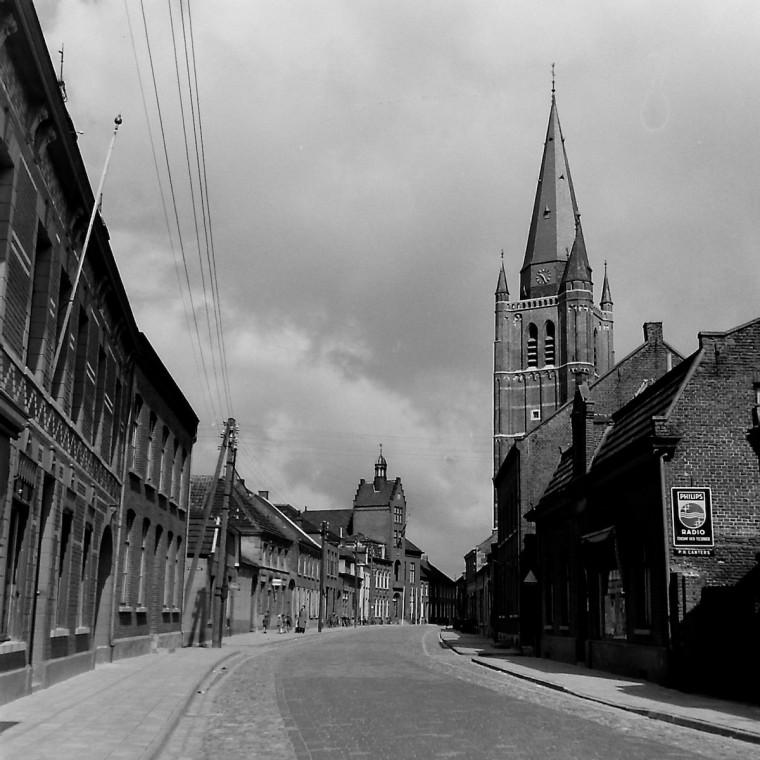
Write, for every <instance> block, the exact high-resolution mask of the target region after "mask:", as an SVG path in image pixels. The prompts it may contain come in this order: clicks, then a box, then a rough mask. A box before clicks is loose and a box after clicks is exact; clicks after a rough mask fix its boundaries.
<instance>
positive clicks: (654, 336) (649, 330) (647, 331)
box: [644, 322, 662, 343]
mask: <svg viewBox="0 0 760 760" xmlns="http://www.w3.org/2000/svg"><path fill="white" fill-rule="evenodd" d="M644 341H645V342H646V343H662V322H644Z"/></svg>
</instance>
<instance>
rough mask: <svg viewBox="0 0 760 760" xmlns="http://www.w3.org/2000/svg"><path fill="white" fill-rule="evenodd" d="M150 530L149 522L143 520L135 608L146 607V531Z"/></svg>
mask: <svg viewBox="0 0 760 760" xmlns="http://www.w3.org/2000/svg"><path fill="white" fill-rule="evenodd" d="M149 530H150V520H148V519H147V518H146V519H145V520H143V528H142V541H141V542H140V572H139V573H138V576H137V606H138V607H146V606H147V605H146V603H145V592H146V591H147V589H146V581H147V578H146V574H147V569H148V567H147V563H148V557H147V551H148V531H149Z"/></svg>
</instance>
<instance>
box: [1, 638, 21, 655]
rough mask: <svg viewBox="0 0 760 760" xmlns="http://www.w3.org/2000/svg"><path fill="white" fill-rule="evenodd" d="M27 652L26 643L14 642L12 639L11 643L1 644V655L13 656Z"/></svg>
mask: <svg viewBox="0 0 760 760" xmlns="http://www.w3.org/2000/svg"><path fill="white" fill-rule="evenodd" d="M25 651H26V642H25V641H13V640H12V639H11V640H10V641H4V642H3V643H2V644H0V655H2V654H13V652H25Z"/></svg>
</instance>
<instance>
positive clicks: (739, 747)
mask: <svg viewBox="0 0 760 760" xmlns="http://www.w3.org/2000/svg"><path fill="white" fill-rule="evenodd" d="M201 691H203V693H200V694H198V695H197V696H196V699H195V700H194V701H193V703H192V704H191V705H190V708H189V711H188V714H187V715H186V716H185V718H183V720H182V721H181V722H180V724H179V726H178V729H177V731H176V732H175V733H174V735H173V736H172V737H171V738H170V740H169V742H168V743H167V746H166V748H165V750H164V752H163V753H162V755H161V757H163V758H168V760H207V759H208V760H210V759H211V758H215V760H234V759H236V758H250V757H254V756H255V757H263V758H264V757H265V758H271V759H272V760H285V759H286V758H287V759H290V758H296V759H297V760H306V759H307V758H308V759H310V760H319V759H321V758H377V759H378V760H380V759H382V758H389V759H390V758H394V759H396V758H412V757H416V758H457V757H462V758H465V757H466V758H514V759H515V760H519V759H522V758H526V759H527V758H536V759H538V758H541V759H542V760H543V759H546V760H551V759H552V758H562V760H573V759H574V758H578V759H580V758H584V759H587V758H611V759H615V758H619V759H620V760H623V759H624V758H625V759H626V760H630V759H631V758H651V759H652V760H654V759H655V758H657V760H662V759H669V758H679V759H683V760H687V759H688V758H711V759H712V760H740V758H741V759H742V760H743V758H746V757H747V756H748V754H750V753H751V752H750V751H751V750H753V749H754V748H753V747H752V745H750V744H747V743H744V742H741V741H736V740H734V739H728V738H723V737H719V736H713V735H709V734H704V733H701V732H697V731H694V730H692V729H689V728H682V727H679V726H674V725H671V724H668V723H664V722H661V721H656V720H651V719H649V718H646V717H641V716H639V715H635V714H632V713H628V712H623V711H620V710H617V709H614V708H610V707H606V706H603V705H597V704H594V703H591V702H588V701H584V700H581V699H578V698H576V697H573V696H570V695H567V694H562V693H559V692H557V691H553V690H551V689H546V688H543V687H540V686H536V685H535V684H531V683H527V682H525V681H520V680H518V679H515V678H513V677H510V676H509V675H507V674H504V673H499V672H493V671H491V670H488V669H485V668H482V667H478V666H477V665H475V664H473V663H472V662H471V661H470V659H469V658H467V657H460V656H458V655H456V654H455V653H453V652H452V651H451V650H449V649H447V648H443V647H442V646H441V644H440V641H439V638H438V629H437V628H433V627H428V626H422V627H395V626H394V627H383V628H379V627H378V628H363V629H358V630H354V629H345V630H340V631H332V632H330V633H329V634H327V635H323V636H309V637H304V638H303V639H295V640H292V641H289V642H282V643H279V642H277V641H276V640H275V639H273V641H272V643H271V644H269V643H268V644H265V645H260V646H257V647H255V648H251V649H250V650H249V651H247V652H246V651H245V649H244V648H241V654H240V656H239V657H238V659H237V660H236V661H235V662H234V663H231V664H230V666H229V668H228V669H227V670H226V671H223V674H222V675H220V676H217V678H216V680H215V681H214V682H213V683H212V684H209V685H207V686H204V687H203V688H202V690H201Z"/></svg>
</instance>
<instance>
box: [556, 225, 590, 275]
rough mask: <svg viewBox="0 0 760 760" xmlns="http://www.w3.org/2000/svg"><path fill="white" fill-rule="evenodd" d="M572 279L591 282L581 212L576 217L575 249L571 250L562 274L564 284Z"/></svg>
mask: <svg viewBox="0 0 760 760" xmlns="http://www.w3.org/2000/svg"><path fill="white" fill-rule="evenodd" d="M571 281H575V282H587V283H589V284H591V266H590V265H589V263H588V255H587V254H586V243H585V241H584V240H583V228H582V227H581V215H580V214H578V217H577V219H576V229H575V241H574V242H573V249H572V251H570V258H569V259H568V260H567V266H566V267H565V273H564V274H563V275H562V284H563V285H564V284H565V283H568V282H571Z"/></svg>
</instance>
